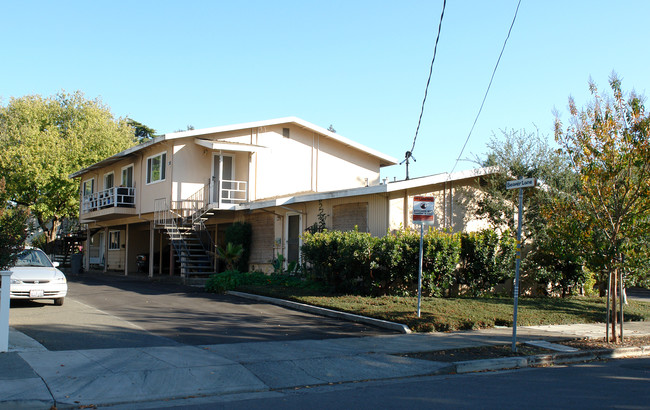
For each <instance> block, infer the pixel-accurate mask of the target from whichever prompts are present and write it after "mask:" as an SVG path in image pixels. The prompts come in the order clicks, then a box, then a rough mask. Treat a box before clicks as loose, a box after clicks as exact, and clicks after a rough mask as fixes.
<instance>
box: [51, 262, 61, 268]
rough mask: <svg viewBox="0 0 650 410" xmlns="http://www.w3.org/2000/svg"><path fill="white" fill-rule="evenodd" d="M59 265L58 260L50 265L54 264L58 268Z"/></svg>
mask: <svg viewBox="0 0 650 410" xmlns="http://www.w3.org/2000/svg"><path fill="white" fill-rule="evenodd" d="M59 265H60V263H59V262H52V266H54V267H55V268H58V267H59Z"/></svg>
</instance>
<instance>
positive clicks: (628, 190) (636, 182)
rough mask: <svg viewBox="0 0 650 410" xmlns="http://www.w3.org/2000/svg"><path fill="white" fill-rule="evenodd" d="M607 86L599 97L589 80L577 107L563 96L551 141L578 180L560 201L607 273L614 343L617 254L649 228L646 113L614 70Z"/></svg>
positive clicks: (619, 256)
mask: <svg viewBox="0 0 650 410" xmlns="http://www.w3.org/2000/svg"><path fill="white" fill-rule="evenodd" d="M609 85H610V87H611V90H612V95H611V96H609V95H605V96H602V95H601V94H599V92H598V89H597V87H596V85H595V84H594V83H593V81H591V80H590V82H589V90H590V92H591V95H592V97H593V99H592V101H591V102H590V103H589V104H588V105H587V106H586V107H585V108H583V109H578V107H577V106H576V104H575V101H574V100H573V98H569V111H570V114H571V119H570V122H569V125H568V126H567V127H566V128H564V125H563V124H562V121H561V120H560V118H559V116H556V121H555V139H556V141H557V142H558V143H559V144H560V145H561V146H562V153H563V154H564V155H566V157H567V158H568V159H569V160H570V163H571V167H572V169H573V170H574V172H575V173H576V174H577V175H578V176H579V178H580V190H579V191H578V192H576V193H575V194H574V195H573V196H572V197H570V198H563V199H562V202H561V205H563V207H564V209H565V210H566V212H567V214H566V217H568V218H574V219H575V220H579V221H584V222H585V223H584V226H585V227H587V228H588V229H589V232H588V237H590V238H592V244H594V245H595V246H592V249H594V250H597V251H598V252H595V253H594V255H593V256H595V257H597V259H598V260H599V261H600V262H601V268H602V270H603V271H606V272H608V273H609V274H610V275H611V277H612V281H611V282H612V287H611V289H610V294H611V295H612V297H613V302H614V303H613V306H614V308H613V315H612V317H613V320H612V334H613V341H614V342H617V336H616V332H615V330H616V321H617V320H616V288H617V279H616V278H617V274H618V273H619V271H620V269H621V268H622V267H623V259H624V258H623V255H624V254H625V253H629V252H630V251H631V250H633V249H634V248H635V245H636V244H638V242H639V238H647V237H648V232H649V228H650V116H649V115H648V114H647V113H646V112H645V107H644V105H643V99H642V98H641V97H639V96H638V95H637V94H635V93H634V92H632V93H630V94H629V95H628V96H626V95H625V94H624V92H623V91H622V88H621V81H620V79H619V78H618V77H617V76H616V75H615V74H612V76H611V77H610V80H609ZM596 253H597V255H596Z"/></svg>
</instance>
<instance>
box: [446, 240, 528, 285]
mask: <svg viewBox="0 0 650 410" xmlns="http://www.w3.org/2000/svg"><path fill="white" fill-rule="evenodd" d="M515 252H516V243H515V240H514V239H513V238H511V237H510V235H509V233H508V232H505V233H504V234H503V235H501V236H499V235H498V234H497V233H496V232H495V231H494V230H492V229H484V230H482V231H479V232H471V233H463V234H461V252H460V260H461V266H460V270H459V272H458V278H457V279H458V282H459V283H461V284H464V285H467V286H468V288H469V293H470V294H472V295H473V296H479V295H484V294H486V293H488V292H490V291H491V290H492V289H493V288H494V286H496V285H497V284H499V283H502V282H504V281H505V280H506V279H508V278H510V277H512V276H513V274H514V262H515V256H516V253H515Z"/></svg>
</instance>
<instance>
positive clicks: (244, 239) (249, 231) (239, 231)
mask: <svg viewBox="0 0 650 410" xmlns="http://www.w3.org/2000/svg"><path fill="white" fill-rule="evenodd" d="M252 241H253V228H252V226H251V224H250V223H248V222H235V223H234V224H232V225H230V226H229V227H228V228H226V243H232V244H233V245H241V247H242V249H243V252H242V254H241V256H240V257H239V260H238V261H237V262H236V265H235V268H236V269H237V270H238V271H240V272H246V271H248V261H249V260H250V257H251V244H252Z"/></svg>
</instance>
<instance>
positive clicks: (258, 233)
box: [247, 212, 275, 264]
mask: <svg viewBox="0 0 650 410" xmlns="http://www.w3.org/2000/svg"><path fill="white" fill-rule="evenodd" d="M247 221H248V222H249V223H250V224H251V228H252V231H253V237H252V244H251V257H250V263H258V264H259V263H271V261H272V260H273V257H274V255H273V245H274V241H275V216H274V215H273V214H269V213H266V212H260V213H257V214H253V215H250V216H249V217H248V218H247Z"/></svg>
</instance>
